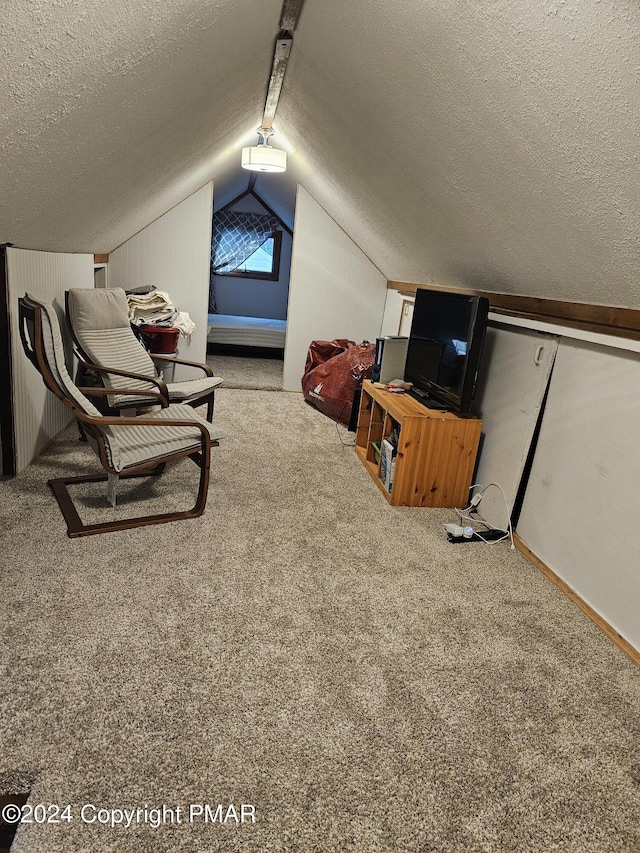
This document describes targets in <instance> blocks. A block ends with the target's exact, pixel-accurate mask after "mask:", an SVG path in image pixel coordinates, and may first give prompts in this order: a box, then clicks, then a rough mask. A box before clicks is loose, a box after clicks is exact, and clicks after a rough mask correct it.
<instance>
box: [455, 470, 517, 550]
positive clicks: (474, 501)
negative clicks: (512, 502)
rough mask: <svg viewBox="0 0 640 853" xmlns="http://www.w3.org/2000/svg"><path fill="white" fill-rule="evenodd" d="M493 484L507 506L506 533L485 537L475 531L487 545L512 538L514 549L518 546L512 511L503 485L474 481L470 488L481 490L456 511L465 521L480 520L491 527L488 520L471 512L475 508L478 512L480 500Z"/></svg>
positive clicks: (488, 527)
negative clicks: (512, 524)
mask: <svg viewBox="0 0 640 853" xmlns="http://www.w3.org/2000/svg"><path fill="white" fill-rule="evenodd" d="M492 486H493V488H495V489H498V491H499V492H500V494H501V495H502V500H503V501H504V507H505V510H506V513H507V532H506V533H505V535H504V536H501V537H500V539H485V538H484V537H483V536H482V533H480V532H479V531H477V530H475V529H474V531H473V532H474V534H475V535H476V536H477V537H478V539H480V540H482V542H485V543H486V544H487V545H493V544H494V543H495V542H503V541H504V540H505V539H510V540H511V550H512V551H513V550H514V549H515V547H516V546H515V543H514V541H513V527H512V526H511V511H510V510H509V504H508V503H507V498H506V495H505V493H504V491H503V489H502V486H499V485H498V483H487V485H486V486H483V485H481V484H480V483H474V484H473V485H472V486H470V490H472V489H479V490H480V491H478V492H476V494H474V495H473V496H472V497H471V502H470V503H469V505H468V506H466V507H465V508H464V509H458V508H457V507H456V508H455V511H456V512H457V514H458V518H459V519H460V520H461V521H463V520H464V521H472V522H479V523H480V524H484V526H485V528H487V529H491V525H490V524H487V522H486V521H485V520H484V519H483V518H473V517H472V516H471V515H470V512H471V510H475V511H476V512H477V508H478V506H479V504H480V501H481V500H482V498H483V496H484V493H485V492H486V491H487V489H489V488H491V487H492Z"/></svg>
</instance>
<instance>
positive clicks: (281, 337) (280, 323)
mask: <svg viewBox="0 0 640 853" xmlns="http://www.w3.org/2000/svg"><path fill="white" fill-rule="evenodd" d="M286 328H287V321H286V320H274V319H270V318H265V317H240V316H237V315H235V314H209V315H208V321H207V351H208V352H210V353H219V354H225V353H226V354H227V355H234V354H238V355H255V356H260V357H271V358H283V356H284V341H285V333H286Z"/></svg>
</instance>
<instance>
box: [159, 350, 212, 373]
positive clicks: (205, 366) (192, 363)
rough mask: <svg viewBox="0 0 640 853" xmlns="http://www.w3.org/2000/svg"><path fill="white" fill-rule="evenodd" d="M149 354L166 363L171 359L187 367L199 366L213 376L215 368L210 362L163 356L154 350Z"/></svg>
mask: <svg viewBox="0 0 640 853" xmlns="http://www.w3.org/2000/svg"><path fill="white" fill-rule="evenodd" d="M149 355H150V356H151V358H152V359H153V360H154V361H162V362H164V363H165V364H166V363H167V362H168V361H171V362H173V363H174V364H184V365H185V366H186V367H199V368H200V370H203V371H204V372H205V374H206V375H207V376H213V370H212V369H211V368H210V367H209V365H208V364H204V363H203V362H201V361H187V360H186V359H185V358H173V357H171V358H167V357H166V356H165V357H164V358H163V357H162V356H161V355H155V354H154V353H152V352H150V353H149Z"/></svg>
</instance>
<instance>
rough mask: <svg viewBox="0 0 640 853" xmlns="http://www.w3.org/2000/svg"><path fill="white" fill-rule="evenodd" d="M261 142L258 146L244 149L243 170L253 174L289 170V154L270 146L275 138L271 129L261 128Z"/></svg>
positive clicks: (259, 133) (259, 129) (259, 130)
mask: <svg viewBox="0 0 640 853" xmlns="http://www.w3.org/2000/svg"><path fill="white" fill-rule="evenodd" d="M258 135H259V136H260V141H259V142H258V144H257V145H252V146H251V147H249V148H243V149H242V168H243V169H249V170H250V171H252V172H284V171H285V169H286V168H287V152H286V151H282V150H281V149H280V148H272V147H271V146H270V145H269V137H270V136H273V130H272V129H271V128H270V127H259V128H258Z"/></svg>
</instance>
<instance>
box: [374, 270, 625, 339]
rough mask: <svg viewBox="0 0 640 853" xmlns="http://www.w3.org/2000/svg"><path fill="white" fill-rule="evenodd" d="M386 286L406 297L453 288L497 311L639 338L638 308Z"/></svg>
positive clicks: (422, 286)
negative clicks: (487, 303) (486, 301)
mask: <svg viewBox="0 0 640 853" xmlns="http://www.w3.org/2000/svg"><path fill="white" fill-rule="evenodd" d="M387 287H388V288H389V289H391V290H397V291H399V292H400V293H401V294H402V295H403V296H415V294H416V291H417V290H418V289H426V290H453V291H455V292H456V293H469V294H471V295H473V296H486V297H487V299H488V300H489V305H490V310H491V311H493V312H495V313H498V314H507V315H509V316H512V317H523V318H526V319H529V320H539V321H543V322H547V323H556V324H560V325H563V326H569V327H570V328H576V329H584V330H587V331H591V332H600V333H601V334H609V335H617V336H619V337H623V338H632V339H634V340H640V311H639V310H637V309H635V308H618V307H615V306H613V305H591V304H587V303H583V302H561V301H560V300H557V299H538V298H537V297H535V296H514V295H511V294H508V293H491V292H489V291H485V290H473V289H470V288H464V287H445V286H443V285H439V284H412V283H410V282H403V281H388V282H387Z"/></svg>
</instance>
